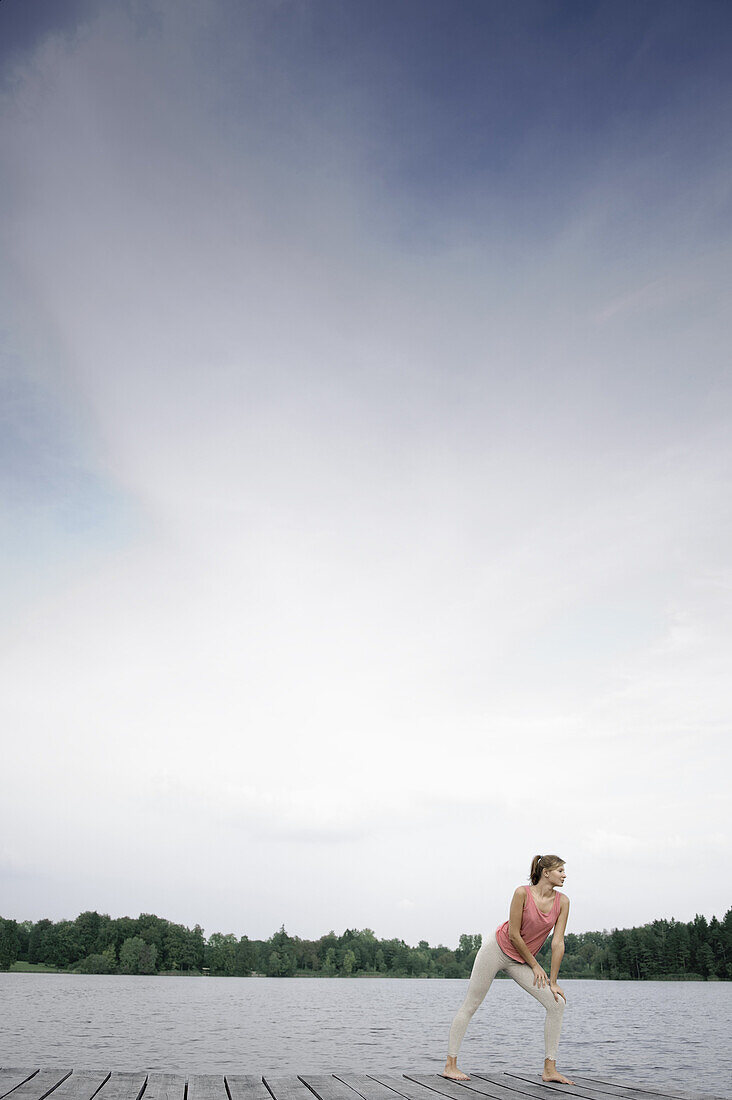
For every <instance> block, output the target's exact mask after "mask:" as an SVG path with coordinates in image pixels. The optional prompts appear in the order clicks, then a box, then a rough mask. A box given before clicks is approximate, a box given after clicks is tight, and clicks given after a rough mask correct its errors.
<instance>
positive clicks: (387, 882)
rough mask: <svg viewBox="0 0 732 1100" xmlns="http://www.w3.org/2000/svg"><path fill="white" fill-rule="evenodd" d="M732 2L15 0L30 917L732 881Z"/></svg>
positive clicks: (16, 553) (671, 912)
mask: <svg viewBox="0 0 732 1100" xmlns="http://www.w3.org/2000/svg"><path fill="white" fill-rule="evenodd" d="M731 38H732V10H730V7H729V5H728V4H727V3H725V2H720V3H717V2H713V0H698V2H695V3H691V2H685V3H679V2H677V0H660V2H656V0H631V2H626V0H612V2H594V0H559V2H557V0H522V3H520V4H514V3H509V2H507V0H506V2H498V0H480V2H478V0H461V3H459V4H456V3H454V0H369V2H368V3H366V2H364V0H257V2H252V0H246V2H234V0H196V2H193V0H175V2H173V0H150V2H146V3H144V4H143V3H138V2H135V0H109V2H107V3H105V4H95V3H92V2H91V0H89V2H84V0H78V2H71V0H55V2H53V3H52V2H50V0H2V3H0V133H1V135H2V140H1V141H0V158H1V160H2V165H1V167H0V172H1V175H0V189H1V191H2V195H3V201H2V203H1V204H0V250H1V252H2V257H3V259H2V261H1V269H0V379H1V381H0V386H1V388H2V412H1V413H0V416H1V418H2V419H1V421H0V466H1V470H2V473H1V475H0V476H1V481H0V485H1V488H2V493H1V494H0V498H1V502H0V530H1V531H2V547H3V560H4V565H3V569H2V573H1V574H0V603H1V605H2V607H3V614H2V616H1V617H0V682H1V685H2V686H1V690H0V698H1V699H2V703H1V704H0V706H1V708H2V712H3V717H2V728H3V748H2V761H3V768H2V780H3V782H2V787H3V795H2V800H0V897H1V898H2V902H1V904H0V912H2V915H3V916H5V917H13V918H15V919H17V920H26V919H28V920H38V919H40V918H41V917H50V918H52V919H54V920H58V919H61V918H73V917H74V916H76V914H77V913H79V912H81V911H83V910H86V909H97V910H98V911H100V912H108V913H110V914H111V915H113V916H121V915H125V914H129V915H136V914H137V913H139V912H154V913H157V914H158V915H160V916H164V917H167V918H168V919H170V920H174V921H178V922H182V923H184V924H188V925H190V926H192V925H193V924H194V923H196V922H199V923H200V924H201V925H202V926H203V927H204V929H205V931H206V933H207V934H210V933H212V932H214V931H223V932H234V933H235V934H236V935H239V936H240V935H243V934H247V935H249V936H250V937H258V938H259V937H266V936H268V935H270V934H271V933H272V932H274V931H275V930H276V929H277V928H279V927H280V925H282V924H284V925H285V926H286V928H287V930H288V931H289V932H290V933H291V934H293V935H300V936H303V937H317V936H319V935H321V934H323V933H325V932H327V931H328V930H329V929H331V928H333V929H335V930H336V931H342V930H343V929H345V928H347V927H350V928H366V927H368V928H371V929H373V930H374V931H375V933H376V934H377V935H378V936H380V937H393V936H399V937H402V938H404V939H405V940H406V941H407V942H408V943H413V944H414V943H417V942H418V941H419V940H421V939H427V940H428V941H429V942H430V943H432V944H436V943H438V942H439V943H444V944H447V945H448V946H454V945H456V944H457V940H458V937H459V935H460V934H461V933H462V932H482V933H483V934H485V933H486V932H490V931H491V930H492V929H493V928H495V927H496V926H497V925H498V924H499V923H501V922H502V921H503V920H504V919H505V918H506V916H507V912H508V905H509V901H510V897H511V894H512V891H513V889H514V888H515V886H517V885H518V884H520V883H522V882H525V881H526V879H527V876H528V869H529V864H530V861H531V858H532V856H533V855H534V854H545V853H556V854H558V855H560V856H561V858H563V859H564V860H565V861H566V867H567V883H566V888H565V892H566V893H567V894H568V895H569V897H570V899H571V914H570V922H569V930H570V931H572V930H574V931H577V932H579V931H585V930H591V929H603V928H605V929H609V928H614V927H628V926H631V925H634V924H642V923H644V922H647V921H651V920H654V919H656V918H660V917H666V918H671V917H674V918H676V919H679V920H690V919H691V918H692V917H693V916H694V914H695V913H704V914H705V915H707V916H708V917H710V916H711V915H713V914H716V915H717V916H718V917H721V916H722V915H723V913H724V912H725V911H726V909H727V908H729V906H730V904H732V898H731V897H730V892H729V885H728V882H729V876H728V874H727V872H726V867H727V863H728V858H729V853H730V850H731V849H732V837H731V836H730V823H729V809H728V807H729V767H730V763H731V760H730V755H731V754H730V726H731V714H732V707H731V705H730V703H731V695H732V689H731V688H730V676H729V669H730V667H732V629H731V628H732V566H731V562H732V509H731V504H730V500H731V498H730V491H729V484H730V458H731V456H732V432H731V431H730V427H731V425H730V411H731V405H732V402H731V397H732V392H731V390H732V386H731V375H730V368H729V342H730V316H732V313H731V311H730V309H729V291H730V260H731V259H732V256H731V252H732V248H731V245H732V239H731V233H730V227H731V224H732V223H731V220H730V199H731V194H730V188H731V183H730V181H732V163H731V161H732V155H731V152H730V140H729V133H730V103H732V96H731V95H730V92H731V91H732V87H731V85H732V72H731V71H730V69H729V65H728V57H729V49H730V44H731V43H730V39H731Z"/></svg>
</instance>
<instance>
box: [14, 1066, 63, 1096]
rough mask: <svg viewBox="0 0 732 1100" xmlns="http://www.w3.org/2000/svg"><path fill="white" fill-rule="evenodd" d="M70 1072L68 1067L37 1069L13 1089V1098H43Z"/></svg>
mask: <svg viewBox="0 0 732 1100" xmlns="http://www.w3.org/2000/svg"><path fill="white" fill-rule="evenodd" d="M70 1074H71V1070H70V1069H39V1071H38V1073H34V1074H33V1076H32V1077H31V1078H30V1080H28V1081H25V1082H24V1083H23V1084H22V1085H18V1087H17V1088H16V1089H14V1090H13V1100H44V1097H46V1096H48V1094H49V1093H51V1092H53V1090H54V1089H56V1088H58V1086H59V1085H60V1084H61V1082H62V1081H65V1080H66V1078H67V1077H69V1076H70Z"/></svg>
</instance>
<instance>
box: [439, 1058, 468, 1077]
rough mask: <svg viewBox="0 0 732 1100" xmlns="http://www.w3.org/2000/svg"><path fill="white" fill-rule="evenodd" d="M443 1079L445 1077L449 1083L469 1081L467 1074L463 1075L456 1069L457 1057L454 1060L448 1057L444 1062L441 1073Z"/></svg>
mask: <svg viewBox="0 0 732 1100" xmlns="http://www.w3.org/2000/svg"><path fill="white" fill-rule="evenodd" d="M442 1076H443V1077H447V1079H448V1080H449V1081H469V1080H470V1078H469V1077H468V1075H467V1073H463V1071H462V1070H460V1069H458V1068H457V1055H456V1056H455V1057H454V1058H451V1057H449V1056H448V1059H447V1061H446V1062H445V1069H444V1071H443V1073H442Z"/></svg>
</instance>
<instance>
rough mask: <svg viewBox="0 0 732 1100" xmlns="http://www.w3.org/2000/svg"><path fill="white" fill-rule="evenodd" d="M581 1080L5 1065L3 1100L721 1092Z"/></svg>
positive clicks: (594, 1099) (609, 1097) (437, 1098)
mask: <svg viewBox="0 0 732 1100" xmlns="http://www.w3.org/2000/svg"><path fill="white" fill-rule="evenodd" d="M572 1076H573V1078H574V1081H575V1082H576V1083H575V1085H574V1086H570V1085H545V1084H543V1082H542V1081H541V1078H540V1076H539V1075H538V1074H537V1073H531V1072H525V1073H521V1072H506V1073H476V1072H472V1071H471V1079H470V1081H466V1082H464V1083H458V1082H456V1081H448V1080H446V1079H445V1078H444V1077H441V1076H440V1075H439V1074H435V1073H424V1074H422V1073H404V1074H402V1075H401V1076H396V1075H393V1074H372V1075H365V1074H357V1073H338V1074H302V1075H299V1076H296V1075H291V1076H282V1077H279V1076H276V1075H273V1076H263V1077H257V1076H255V1075H251V1074H229V1073H226V1074H223V1073H218V1074H217V1073H211V1074H209V1073H207V1074H193V1075H191V1076H189V1077H186V1076H183V1075H181V1074H175V1073H152V1072H150V1073H147V1072H145V1071H144V1070H141V1071H140V1072H139V1073H115V1072H114V1071H109V1070H91V1069H73V1070H72V1069H63V1068H53V1069H12V1068H7V1069H6V1068H0V1100H3V1098H7V1100H46V1097H48V1096H52V1097H53V1100H314V1098H315V1100H547V1093H548V1091H551V1092H555V1093H559V1094H560V1098H559V1100H561V1098H565V1100H567V1095H568V1094H569V1095H571V1096H577V1097H581V1098H582V1100H718V1098H716V1097H713V1096H711V1095H710V1094H703V1093H699V1092H686V1091H682V1090H678V1089H676V1088H675V1087H674V1088H673V1089H667V1088H664V1087H660V1086H659V1087H658V1088H652V1087H650V1086H642V1087H641V1086H639V1085H637V1084H632V1085H624V1084H622V1083H621V1082H618V1081H610V1080H607V1079H605V1078H601V1077H594V1076H593V1077H584V1076H582V1075H577V1074H572Z"/></svg>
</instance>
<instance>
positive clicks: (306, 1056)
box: [0, 973, 732, 1100]
mask: <svg viewBox="0 0 732 1100" xmlns="http://www.w3.org/2000/svg"><path fill="white" fill-rule="evenodd" d="M562 987H563V988H564V989H565V991H566V993H567V998H568V1007H567V1011H566V1013H565V1016H564V1031H563V1035H562V1044H561V1047H560V1057H559V1064H560V1066H561V1067H563V1068H564V1069H565V1070H567V1071H574V1072H576V1073H578V1074H579V1073H581V1072H584V1073H587V1074H588V1075H589V1076H592V1075H596V1076H598V1077H602V1076H605V1077H616V1078H618V1079H620V1080H622V1081H624V1082H626V1081H627V1082H631V1081H636V1082H639V1083H645V1084H648V1085H650V1084H653V1083H655V1084H656V1086H657V1087H659V1086H666V1087H668V1088H669V1089H671V1088H672V1086H674V1085H675V1086H676V1087H677V1088H682V1089H686V1090H689V1091H699V1092H705V1093H709V1094H714V1095H717V1096H725V1097H730V1100H732V1060H731V1058H730V1051H729V1046H730V1035H731V1034H732V983H728V982H592V981H565V982H563V983H562ZM466 988H467V981H466V980H447V979H446V980H439V981H437V980H428V979H424V980H420V979H404V978H362V979H343V978H192V977H191V978H188V977H170V978H163V977H149V978H145V977H124V976H117V975H114V976H111V975H76V974H6V973H5V974H0V1003H2V1008H3V1028H2V1034H1V1035H0V1064H2V1065H24V1066H25V1065H30V1066H35V1065H38V1066H40V1065H46V1066H47V1065H51V1064H53V1065H57V1064H64V1065H66V1066H73V1067H75V1068H81V1067H90V1068H97V1067H98V1068H103V1069H117V1070H125V1069H129V1070H132V1069H141V1068H142V1069H149V1070H167V1071H170V1072H178V1073H184V1074H191V1073H221V1072H229V1073H234V1072H236V1073H256V1074H262V1073H268V1072H269V1073H277V1074H279V1075H281V1074H289V1073H307V1072H311V1073H331V1072H337V1071H338V1070H353V1071H355V1072H360V1073H376V1072H378V1071H385V1072H389V1073H402V1072H404V1071H405V1070H409V1069H414V1070H419V1071H420V1072H422V1073H431V1072H437V1071H439V1070H440V1069H441V1068H442V1065H443V1064H444V1063H443V1058H444V1053H445V1045H446V1042H447V1032H448V1029H449V1026H450V1023H451V1021H452V1017H453V1015H454V1013H455V1011H456V1009H457V1008H458V1006H459V1004H460V1002H461V1000H462V998H463V996H464V994H465V990H466ZM542 1060H543V1009H542V1008H541V1006H540V1005H538V1004H537V1003H536V1002H535V1001H534V1000H533V998H531V997H529V996H527V994H526V993H525V992H524V990H522V989H520V988H519V987H518V986H517V985H515V984H514V982H512V981H504V980H499V981H496V982H494V983H493V985H492V987H491V989H490V991H489V993H488V996H487V997H486V1000H485V1001H484V1003H483V1005H482V1006H481V1008H480V1009H479V1010H478V1012H477V1013H476V1015H475V1016H474V1017H473V1020H472V1023H471V1025H470V1027H469V1029H468V1032H467V1035H466V1037H465V1041H464V1043H463V1048H462V1051H461V1058H460V1062H461V1065H463V1066H464V1067H465V1068H466V1069H470V1068H471V1067H472V1068H473V1069H476V1070H480V1069H489V1068H492V1067H495V1068H497V1069H499V1070H503V1069H527V1068H528V1069H536V1070H537V1071H538V1070H540V1068H541V1065H542Z"/></svg>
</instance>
